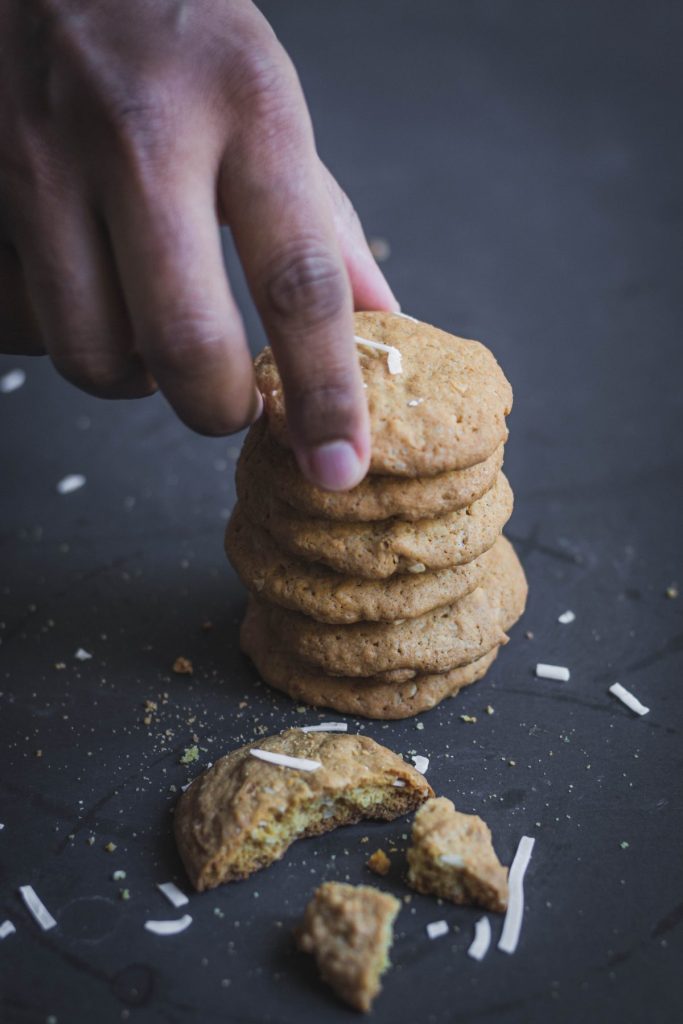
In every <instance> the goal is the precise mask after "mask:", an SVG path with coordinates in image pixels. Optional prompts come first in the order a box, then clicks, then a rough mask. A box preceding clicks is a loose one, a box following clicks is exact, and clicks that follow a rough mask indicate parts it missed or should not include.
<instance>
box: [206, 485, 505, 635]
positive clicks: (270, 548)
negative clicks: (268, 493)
mask: <svg viewBox="0 0 683 1024" xmlns="http://www.w3.org/2000/svg"><path fill="white" fill-rule="evenodd" d="M225 550H226V552H227V555H228V557H229V559H230V561H231V562H232V564H233V566H234V567H235V569H236V570H237V573H238V575H239V577H240V579H241V580H242V582H243V583H244V585H245V586H246V587H248V589H249V590H250V591H251V592H252V594H255V595H256V596H257V597H261V598H263V599H265V600H267V601H271V602H272V603H273V604H278V605H281V606H282V607H283V608H291V610H292V611H297V612H301V613H303V614H304V615H309V616H310V617H311V618H313V619H317V620H318V621H319V622H329V623H339V624H342V623H344V624H348V623H351V622H360V621H365V622H393V621H394V620H395V619H399V618H405V619H414V618H416V617H417V616H418V615H424V614H425V613H426V612H428V611H431V609H432V608H438V607H439V606H440V605H444V604H452V603H453V602H454V601H459V600H460V599H461V598H462V597H464V596H465V595H466V594H469V593H471V592H472V591H473V590H474V589H475V587H478V586H479V585H480V584H481V582H482V580H483V579H484V576H485V574H486V573H487V571H488V567H489V565H490V564H491V562H492V560H493V558H495V552H496V547H495V545H494V546H493V547H492V548H491V549H490V550H489V551H485V552H484V553H483V554H482V555H480V556H479V557H478V558H476V559H474V560H473V561H471V562H466V563H465V564H464V565H456V566H453V567H452V568H449V569H436V570H434V571H432V572H426V571H425V572H419V573H418V572H407V573H396V574H395V575H394V576H389V577H388V579H384V580H373V579H365V578H363V577H362V576H342V575H341V574H340V573H338V572H335V570H334V569H330V568H329V567H328V566H326V565H319V564H317V563H315V562H305V561H304V560H303V559H300V558H296V557H295V556H294V555H290V554H289V553H288V552H286V551H283V550H282V549H281V548H279V547H278V546H277V544H276V543H275V541H274V540H273V539H272V538H271V536H270V534H269V533H267V532H266V530H264V529H263V528H262V527H260V526H257V525H256V524H255V523H252V522H250V521H249V519H248V518H247V517H246V516H245V515H244V513H243V511H242V508H241V505H240V504H239V502H238V503H237V505H236V506H235V508H234V510H233V513H232V516H231V517H230V522H229V523H228V528H227V530H226V534H225Z"/></svg>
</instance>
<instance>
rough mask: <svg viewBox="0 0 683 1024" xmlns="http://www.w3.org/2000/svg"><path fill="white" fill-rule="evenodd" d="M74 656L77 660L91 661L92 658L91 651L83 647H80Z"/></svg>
mask: <svg viewBox="0 0 683 1024" xmlns="http://www.w3.org/2000/svg"><path fill="white" fill-rule="evenodd" d="M74 658H75V659H76V661H90V659H91V658H92V654H91V653H90V651H86V650H85V649H84V648H83V647H79V648H78V650H77V651H76V652H75V653H74Z"/></svg>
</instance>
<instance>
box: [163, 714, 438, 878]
mask: <svg viewBox="0 0 683 1024" xmlns="http://www.w3.org/2000/svg"><path fill="white" fill-rule="evenodd" d="M258 752H263V753H264V754H265V756H266V757H270V758H271V759H274V760H275V761H278V760H280V761H282V760H283V759H284V760H285V761H287V759H292V758H294V759H295V760H294V762H293V763H292V762H290V766H285V765H283V764H282V763H270V762H268V761H265V760H262V759H261V755H260V754H259V753H258ZM300 759H303V763H301V764H299V765H297V763H296V761H297V760H300ZM311 768H312V770H310V769H311ZM401 783H403V785H401ZM432 795H433V793H432V790H431V787H430V786H429V784H428V783H427V782H426V780H425V779H424V778H423V776H422V775H420V774H419V773H418V772H416V771H415V770H414V769H413V768H412V767H411V766H410V765H408V764H406V763H405V762H404V761H403V759H402V758H401V757H399V756H398V755H397V754H394V753H393V752H392V751H391V750H388V749H387V748H386V747H382V746H380V744H379V743H375V742H374V740H371V739H370V738H369V737H368V736H354V735H348V734H340V733H305V732H302V731H301V730H298V729H289V730H287V731H286V732H283V733H280V735H278V736H268V737H265V738H264V739H261V740H259V741H258V742H257V743H250V744H247V745H246V746H244V747H240V748H239V749H238V750H233V751H231V752H230V753H229V754H227V755H226V756H225V757H221V758H220V759H219V760H218V761H216V763H215V764H214V765H213V767H212V768H210V769H208V771H205V772H203V773H202V774H201V775H200V776H198V778H196V779H195V780H194V781H193V782H192V784H191V785H190V787H189V788H188V789H187V790H186V791H185V792H184V793H183V795H182V796H181V797H180V800H179V801H178V805H177V808H176V812H175V817H174V825H175V837H176V843H177V846H178V851H179V853H180V856H181V858H182V861H183V863H184V865H185V868H186V870H187V873H188V875H189V877H190V880H191V881H192V884H193V885H194V887H195V888H196V889H197V890H199V891H200V892H201V891H203V890H204V889H212V888H214V887H215V886H217V885H220V884H221V883H222V882H230V881H233V880H234V879H237V878H246V877H247V876H248V875H250V874H252V872H254V871H258V870H259V869H260V868H263V867H267V866H268V865H269V864H272V863H273V861H276V860H279V859H280V858H281V857H282V856H283V855H284V853H285V852H286V850H287V849H288V848H289V846H291V844H292V843H293V842H294V841H295V840H296V839H300V838H302V837H304V836H311V835H317V834H319V833H321V832H329V831H330V830H331V829H333V828H336V827H337V826H338V825H346V824H351V823H353V822H356V821H360V820H361V819H364V818H374V819H380V820H384V821H390V820H392V819H393V818H396V817H398V816H399V815H401V814H406V813H407V812H408V811H410V810H413V809H415V808H416V807H418V806H419V805H420V804H421V803H423V802H424V800H426V799H427V798H428V797H429V796H432Z"/></svg>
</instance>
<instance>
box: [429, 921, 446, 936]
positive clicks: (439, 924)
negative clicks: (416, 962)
mask: <svg viewBox="0 0 683 1024" xmlns="http://www.w3.org/2000/svg"><path fill="white" fill-rule="evenodd" d="M447 934H448V925H447V923H446V922H445V921H430V922H429V924H428V925H427V935H428V936H429V938H430V939H440V938H441V936H442V935H447Z"/></svg>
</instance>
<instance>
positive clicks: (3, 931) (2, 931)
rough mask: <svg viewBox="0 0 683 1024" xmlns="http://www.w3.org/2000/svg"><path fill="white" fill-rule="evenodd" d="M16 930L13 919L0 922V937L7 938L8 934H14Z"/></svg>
mask: <svg viewBox="0 0 683 1024" xmlns="http://www.w3.org/2000/svg"><path fill="white" fill-rule="evenodd" d="M16 930H17V929H16V928H15V927H14V925H13V924H12V922H11V921H3V922H2V924H0V939H6V938H7V936H8V935H13V934H14V932H15V931H16Z"/></svg>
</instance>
